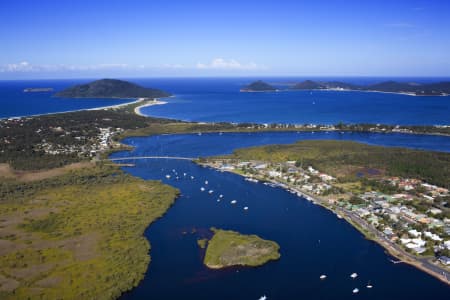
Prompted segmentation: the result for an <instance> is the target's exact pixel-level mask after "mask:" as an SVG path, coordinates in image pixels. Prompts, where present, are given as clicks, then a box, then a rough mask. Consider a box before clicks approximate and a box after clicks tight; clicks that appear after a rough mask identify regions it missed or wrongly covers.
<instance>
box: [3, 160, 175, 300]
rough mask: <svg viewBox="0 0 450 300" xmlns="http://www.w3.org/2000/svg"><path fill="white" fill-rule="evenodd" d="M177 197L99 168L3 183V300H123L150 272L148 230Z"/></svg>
mask: <svg viewBox="0 0 450 300" xmlns="http://www.w3.org/2000/svg"><path fill="white" fill-rule="evenodd" d="M176 195H177V191H176V190H175V189H173V188H171V187H169V186H166V185H163V184H161V183H160V182H156V181H145V180H141V179H137V178H134V177H132V176H129V175H126V174H124V173H123V172H122V171H120V169H118V168H116V167H111V166H102V165H98V166H96V167H91V168H83V169H81V170H76V171H68V172H67V173H66V174H64V175H61V176H58V177H55V178H52V179H48V180H42V181H33V182H29V183H23V182H20V183H19V182H15V181H14V180H10V181H8V182H3V181H2V182H1V194H0V216H1V218H0V270H1V271H0V298H1V299H61V296H62V295H64V299H115V298H117V297H118V296H120V294H121V293H123V292H124V291H127V290H129V289H131V288H132V287H135V286H137V284H138V283H139V281H140V280H141V279H142V278H143V276H144V273H145V272H146V270H147V267H148V264H149V261H150V257H149V255H148V253H149V248H150V245H149V242H148V241H147V240H146V239H145V238H144V237H143V233H144V230H145V228H147V226H148V225H149V224H150V223H152V222H153V221H154V220H156V219H157V218H159V217H161V216H162V215H163V214H164V213H165V212H166V210H167V209H168V208H169V207H170V206H171V205H172V203H173V202H174V199H175V197H176Z"/></svg>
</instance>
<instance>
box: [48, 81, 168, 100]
mask: <svg viewBox="0 0 450 300" xmlns="http://www.w3.org/2000/svg"><path fill="white" fill-rule="evenodd" d="M170 95H171V94H169V93H167V92H164V91H162V90H158V89H152V88H145V87H142V86H140V85H137V84H134V83H131V82H128V81H123V80H118V79H101V80H96V81H92V82H90V83H86V84H80V85H75V86H73V87H70V88H67V89H65V90H63V91H60V92H58V93H56V94H55V97H61V98H162V97H169V96H170Z"/></svg>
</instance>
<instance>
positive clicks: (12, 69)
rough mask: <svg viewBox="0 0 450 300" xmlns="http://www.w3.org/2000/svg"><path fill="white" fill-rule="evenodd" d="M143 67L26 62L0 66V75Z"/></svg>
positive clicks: (135, 67)
mask: <svg viewBox="0 0 450 300" xmlns="http://www.w3.org/2000/svg"><path fill="white" fill-rule="evenodd" d="M142 67H143V66H130V65H127V64H98V65H39V64H31V63H29V62H27V61H22V62H20V63H14V64H6V65H0V72H2V73H29V72H58V71H97V70H126V69H138V68H142Z"/></svg>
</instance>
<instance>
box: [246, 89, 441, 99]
mask: <svg viewBox="0 0 450 300" xmlns="http://www.w3.org/2000/svg"><path fill="white" fill-rule="evenodd" d="M313 91H314V92H320V91H324V92H362V93H383V94H396V95H405V96H415V97H449V96H450V94H443V95H417V94H415V93H413V92H386V91H377V90H352V89H332V88H330V89H283V90H277V92H313ZM255 92H271V91H255Z"/></svg>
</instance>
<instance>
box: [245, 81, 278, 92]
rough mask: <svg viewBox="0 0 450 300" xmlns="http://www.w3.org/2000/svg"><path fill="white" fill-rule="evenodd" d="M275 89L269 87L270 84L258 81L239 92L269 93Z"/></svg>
mask: <svg viewBox="0 0 450 300" xmlns="http://www.w3.org/2000/svg"><path fill="white" fill-rule="evenodd" d="M275 90H276V89H275V88H274V87H273V86H271V85H270V84H268V83H266V82H264V81H262V80H258V81H255V82H252V83H250V84H249V85H247V86H245V87H244V88H243V89H242V90H241V91H243V92H269V91H275Z"/></svg>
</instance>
